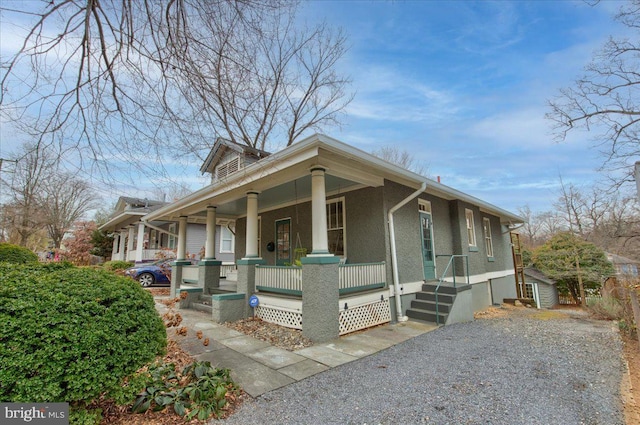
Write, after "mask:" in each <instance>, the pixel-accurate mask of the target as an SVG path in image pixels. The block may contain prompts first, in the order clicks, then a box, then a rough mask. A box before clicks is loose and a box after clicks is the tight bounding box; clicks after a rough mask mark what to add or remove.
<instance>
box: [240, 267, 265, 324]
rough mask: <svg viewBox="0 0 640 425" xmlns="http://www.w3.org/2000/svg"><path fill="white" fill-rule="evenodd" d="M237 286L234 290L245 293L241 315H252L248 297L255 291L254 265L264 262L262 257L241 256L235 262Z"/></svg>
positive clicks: (246, 316) (244, 316) (245, 316)
mask: <svg viewBox="0 0 640 425" xmlns="http://www.w3.org/2000/svg"><path fill="white" fill-rule="evenodd" d="M236 263H237V268H238V286H237V289H236V292H238V293H240V294H246V298H245V302H244V303H243V305H242V307H241V312H242V317H243V318H248V317H252V316H253V309H252V308H251V307H250V306H249V302H248V299H249V297H250V296H251V295H253V294H254V293H255V292H256V265H258V264H266V261H265V260H263V259H262V258H243V259H241V260H238V261H237V262H236Z"/></svg>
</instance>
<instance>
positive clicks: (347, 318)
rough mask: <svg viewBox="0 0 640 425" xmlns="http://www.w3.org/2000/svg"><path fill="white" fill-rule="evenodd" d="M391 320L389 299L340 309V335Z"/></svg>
mask: <svg viewBox="0 0 640 425" xmlns="http://www.w3.org/2000/svg"><path fill="white" fill-rule="evenodd" d="M390 321H391V307H390V306H389V299H388V298H387V299H386V300H384V301H377V302H374V303H371V304H364V305H359V306H357V307H352V308H348V309H347V310H340V335H344V334H348V333H351V332H355V331H359V330H360V329H366V328H370V327H372V326H376V325H380V324H382V323H388V322H390Z"/></svg>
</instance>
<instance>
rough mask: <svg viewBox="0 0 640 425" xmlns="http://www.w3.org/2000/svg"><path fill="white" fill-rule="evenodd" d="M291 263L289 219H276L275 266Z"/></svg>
mask: <svg viewBox="0 0 640 425" xmlns="http://www.w3.org/2000/svg"><path fill="white" fill-rule="evenodd" d="M290 264H291V219H290V218H285V219H282V220H276V266H288V265H290Z"/></svg>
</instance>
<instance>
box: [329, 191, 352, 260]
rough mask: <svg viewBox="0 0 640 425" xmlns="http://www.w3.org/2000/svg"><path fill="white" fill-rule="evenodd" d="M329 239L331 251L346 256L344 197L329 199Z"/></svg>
mask: <svg viewBox="0 0 640 425" xmlns="http://www.w3.org/2000/svg"><path fill="white" fill-rule="evenodd" d="M327 239H328V242H329V252H330V253H332V254H333V255H338V256H341V257H344V256H346V252H347V249H346V241H345V210H344V198H337V199H330V200H328V201H327Z"/></svg>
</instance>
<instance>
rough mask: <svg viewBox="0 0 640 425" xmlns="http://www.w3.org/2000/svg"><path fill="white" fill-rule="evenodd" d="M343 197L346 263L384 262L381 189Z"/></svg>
mask: <svg viewBox="0 0 640 425" xmlns="http://www.w3.org/2000/svg"><path fill="white" fill-rule="evenodd" d="M341 196H344V198H345V200H344V202H345V213H346V229H347V238H346V239H347V262H348V263H350V264H354V263H374V262H379V261H385V260H386V243H385V240H386V239H385V235H386V229H385V228H386V217H385V213H384V211H383V208H382V198H383V188H381V187H378V188H373V187H370V188H364V189H360V190H355V191H352V192H347V193H345V194H343V195H338V196H334V197H331V198H329V199H334V198H339V197H341Z"/></svg>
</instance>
